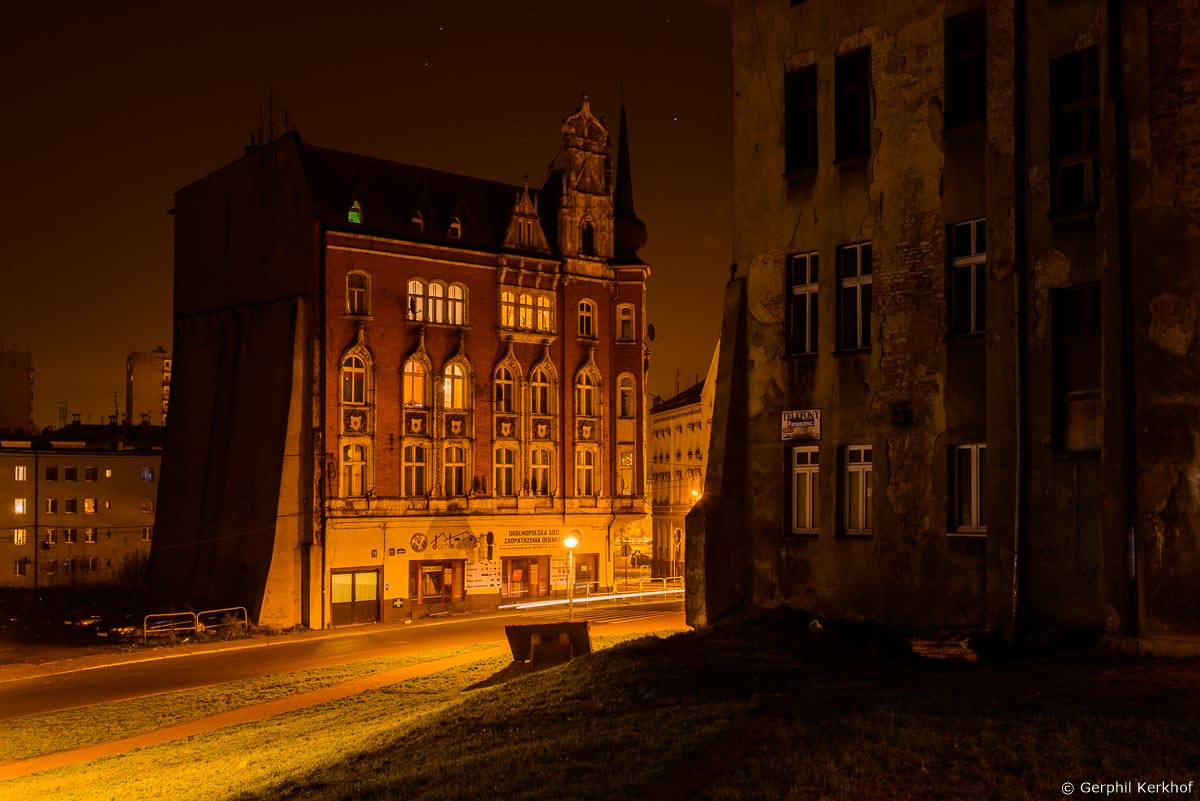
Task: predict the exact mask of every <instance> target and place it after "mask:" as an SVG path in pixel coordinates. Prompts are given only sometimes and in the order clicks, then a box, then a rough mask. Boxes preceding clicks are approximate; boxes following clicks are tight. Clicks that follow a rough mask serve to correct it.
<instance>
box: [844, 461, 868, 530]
mask: <svg viewBox="0 0 1200 801" xmlns="http://www.w3.org/2000/svg"><path fill="white" fill-rule="evenodd" d="M871 478H872V470H871V446H870V445H852V446H850V447H847V448H846V476H845V482H846V486H845V493H846V494H845V507H846V515H845V521H846V533H847V534H870V533H871V494H872V490H873V487H872V481H871Z"/></svg>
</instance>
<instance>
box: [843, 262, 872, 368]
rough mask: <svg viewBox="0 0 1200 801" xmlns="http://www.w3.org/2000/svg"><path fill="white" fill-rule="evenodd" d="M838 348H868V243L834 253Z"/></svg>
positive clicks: (869, 307) (869, 335) (869, 277)
mask: <svg viewBox="0 0 1200 801" xmlns="http://www.w3.org/2000/svg"><path fill="white" fill-rule="evenodd" d="M838 293H839V297H838V301H839V302H838V315H839V317H840V319H839V320H838V336H839V342H838V348H839V349H841V350H857V349H860V348H869V347H871V243H870V242H864V243H862V244H858V245H846V246H845V247H843V248H839V250H838Z"/></svg>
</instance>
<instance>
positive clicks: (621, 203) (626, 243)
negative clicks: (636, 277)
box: [613, 104, 648, 264]
mask: <svg viewBox="0 0 1200 801" xmlns="http://www.w3.org/2000/svg"><path fill="white" fill-rule="evenodd" d="M614 195H615V197H614V198H613V257H614V258H613V261H614V262H616V263H617V264H641V263H642V260H641V259H640V258H638V255H637V252H638V251H639V250H640V249H641V248H643V247H645V246H646V240H647V238H648V234H647V232H646V224H645V223H644V222H642V221H641V220H640V219H638V216H637V213H636V212H634V210H633V172H632V170H631V169H630V167H629V131H628V129H627V127H626V123H625V105H624V104H622V105H621V132H620V139H619V140H618V142H617V181H616V187H615V188H614Z"/></svg>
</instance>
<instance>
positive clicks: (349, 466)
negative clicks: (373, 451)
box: [342, 445, 367, 498]
mask: <svg viewBox="0 0 1200 801" xmlns="http://www.w3.org/2000/svg"><path fill="white" fill-rule="evenodd" d="M366 473H367V450H366V448H365V447H363V446H362V445H346V446H344V447H343V448H342V495H343V496H345V497H347V498H359V497H362V496H363V495H365V494H366V492H367V482H366Z"/></svg>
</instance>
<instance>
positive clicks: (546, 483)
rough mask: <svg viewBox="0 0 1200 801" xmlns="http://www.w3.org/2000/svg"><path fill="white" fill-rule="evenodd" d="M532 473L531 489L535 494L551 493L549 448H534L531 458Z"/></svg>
mask: <svg viewBox="0 0 1200 801" xmlns="http://www.w3.org/2000/svg"><path fill="white" fill-rule="evenodd" d="M530 465H531V468H532V470H531V473H532V475H531V476H530V479H531V480H530V487H529V489H530V491H531V492H532V493H533V494H534V495H549V494H550V451H549V450H548V449H547V448H534V450H533V453H532V454H531V458H530Z"/></svg>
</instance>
